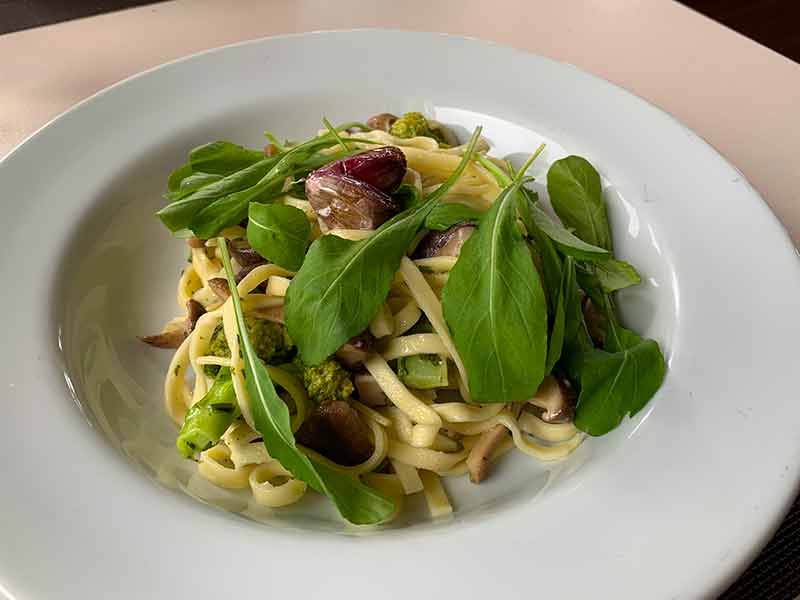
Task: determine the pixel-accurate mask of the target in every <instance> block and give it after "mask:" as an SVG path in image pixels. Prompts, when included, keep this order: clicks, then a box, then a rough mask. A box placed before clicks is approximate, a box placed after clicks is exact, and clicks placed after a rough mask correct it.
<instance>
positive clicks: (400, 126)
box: [389, 112, 445, 144]
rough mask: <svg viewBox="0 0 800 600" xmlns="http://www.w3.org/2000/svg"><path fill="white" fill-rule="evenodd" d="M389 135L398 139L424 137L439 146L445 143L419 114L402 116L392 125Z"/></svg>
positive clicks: (423, 116)
mask: <svg viewBox="0 0 800 600" xmlns="http://www.w3.org/2000/svg"><path fill="white" fill-rule="evenodd" d="M389 133H391V134H392V135H393V136H395V137H399V138H412V137H417V136H424V137H429V138H433V139H435V140H436V141H437V142H439V143H440V144H444V143H445V141H444V138H443V137H442V136H441V134H440V133H439V132H438V131H435V130H433V129H431V126H430V123H428V119H426V118H425V115H423V114H422V113H420V112H408V113H406V114H404V115H403V117H402V118H401V119H397V121H395V122H394V123H392V128H391V129H390V130H389Z"/></svg>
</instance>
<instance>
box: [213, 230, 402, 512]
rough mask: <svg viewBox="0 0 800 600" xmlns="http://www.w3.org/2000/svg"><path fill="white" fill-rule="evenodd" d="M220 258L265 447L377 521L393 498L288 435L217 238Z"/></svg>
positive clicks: (344, 505)
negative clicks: (303, 448)
mask: <svg viewBox="0 0 800 600" xmlns="http://www.w3.org/2000/svg"><path fill="white" fill-rule="evenodd" d="M219 248H220V253H221V254H222V262H223V264H224V266H225V274H226V275H227V278H228V285H229V286H230V288H231V290H233V291H234V293H233V294H232V296H231V299H232V301H233V306H234V310H235V312H236V323H237V327H238V330H239V336H240V338H241V342H242V356H243V359H244V371H245V382H246V386H247V391H248V395H249V397H250V404H251V406H250V408H251V410H252V413H253V420H254V421H255V425H256V429H257V430H258V432H259V433H260V434H261V436H262V437H263V439H264V446H265V447H266V448H267V452H269V455H270V456H272V457H273V458H275V459H277V460H278V461H279V462H280V463H281V465H283V467H284V468H286V469H287V470H289V472H291V473H292V475H293V476H294V477H295V478H297V479H300V480H302V481H305V482H306V483H307V484H308V485H309V486H311V488H313V489H314V490H316V491H318V492H320V493H322V494H325V495H327V496H328V497H329V498H330V499H331V500H332V501H333V503H334V504H335V505H336V508H338V509H339V512H340V513H341V515H342V516H343V517H344V518H345V519H347V520H348V521H350V522H351V523H355V524H358V525H367V524H375V523H380V522H382V521H385V520H386V519H388V518H389V517H390V516H391V515H392V514H394V511H395V506H394V502H393V501H392V500H391V499H389V498H387V497H386V496H384V495H383V494H381V493H379V492H378V491H377V490H375V489H373V488H371V487H369V486H366V485H364V484H363V483H361V482H360V481H359V480H358V479H357V478H355V477H351V476H350V475H347V474H344V473H341V472H339V471H336V470H334V469H332V468H330V467H327V466H325V465H323V464H320V463H317V462H315V461H313V460H311V459H310V458H308V457H307V456H306V455H305V454H303V453H302V452H301V451H300V449H299V448H298V447H297V445H296V443H295V439H294V435H293V434H292V430H291V426H290V420H289V409H288V408H287V407H286V403H285V402H284V401H283V400H282V399H281V398H280V397H279V396H278V394H277V393H276V391H275V386H274V385H273V384H272V380H271V379H270V376H269V373H268V372H267V369H266V367H265V366H264V364H263V363H262V362H261V361H260V360H259V359H258V356H257V355H256V352H255V348H254V347H253V344H252V343H251V341H250V336H249V335H248V333H247V327H246V325H245V317H244V313H243V311H242V303H241V300H240V299H239V295H238V293H236V281H235V279H234V275H233V267H232V266H231V258H230V255H229V254H228V249H227V247H226V245H225V240H224V239H222V238H220V239H219Z"/></svg>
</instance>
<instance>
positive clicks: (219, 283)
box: [208, 277, 231, 302]
mask: <svg viewBox="0 0 800 600" xmlns="http://www.w3.org/2000/svg"><path fill="white" fill-rule="evenodd" d="M208 287H210V288H211V291H212V292H214V293H215V294H216V295H217V298H219V299H220V300H222V301H223V302H224V301H225V300H227V299H228V297H229V296H230V295H231V289H230V288H229V287H228V280H227V279H223V278H222V277H212V278H211V279H209V280H208Z"/></svg>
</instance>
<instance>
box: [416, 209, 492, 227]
mask: <svg viewBox="0 0 800 600" xmlns="http://www.w3.org/2000/svg"><path fill="white" fill-rule="evenodd" d="M480 218H481V213H480V212H478V211H477V210H475V209H474V208H472V207H471V206H467V205H466V204H462V203H461V202H448V203H447V204H437V205H436V206H435V207H434V208H433V210H432V211H431V212H430V214H429V215H428V217H427V218H426V219H425V229H434V230H437V231H444V230H445V229H449V228H450V227H452V226H453V225H458V224H459V223H465V222H466V223H477V222H478V221H480Z"/></svg>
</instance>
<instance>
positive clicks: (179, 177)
mask: <svg viewBox="0 0 800 600" xmlns="http://www.w3.org/2000/svg"><path fill="white" fill-rule="evenodd" d="M192 173H193V170H192V165H191V163H186V164H184V165H181V166H180V167H178V168H177V169H175V170H174V171H172V173H170V174H169V178H168V179H167V192H176V191H178V189H180V187H181V182H182V181H183V180H184V179H186V178H187V177H189V176H190V175H191V174H192Z"/></svg>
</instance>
